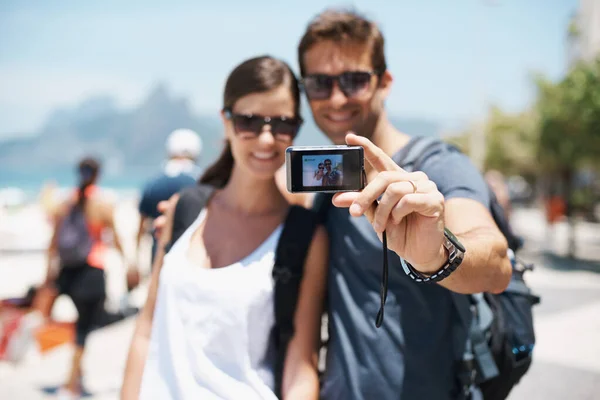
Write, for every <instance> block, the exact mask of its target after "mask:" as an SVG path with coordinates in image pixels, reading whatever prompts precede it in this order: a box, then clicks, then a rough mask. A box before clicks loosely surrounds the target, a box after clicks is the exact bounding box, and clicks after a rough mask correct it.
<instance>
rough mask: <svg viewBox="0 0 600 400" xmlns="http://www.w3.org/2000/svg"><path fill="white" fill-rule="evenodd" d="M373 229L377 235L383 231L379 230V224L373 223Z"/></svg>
mask: <svg viewBox="0 0 600 400" xmlns="http://www.w3.org/2000/svg"><path fill="white" fill-rule="evenodd" d="M373 228H375V232H377V233H381V232H382V231H383V229H381V228H382V227H381V224H380V223H379V222H375V224H374V225H373Z"/></svg>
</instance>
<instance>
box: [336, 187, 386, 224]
mask: <svg viewBox="0 0 600 400" xmlns="http://www.w3.org/2000/svg"><path fill="white" fill-rule="evenodd" d="M359 195H360V192H344V193H336V194H335V195H333V205H334V206H336V207H339V208H350V209H349V212H350V215H352V216H353V217H360V216H361V215H364V216H366V217H367V219H368V220H369V222H373V216H374V215H375V209H376V203H375V202H373V203H371V204H369V206H368V207H366V208H360V209H359V208H357V207H358V206H357V205H354V206H353V204H354V202H355V201H356V198H357V197H358V196H359Z"/></svg>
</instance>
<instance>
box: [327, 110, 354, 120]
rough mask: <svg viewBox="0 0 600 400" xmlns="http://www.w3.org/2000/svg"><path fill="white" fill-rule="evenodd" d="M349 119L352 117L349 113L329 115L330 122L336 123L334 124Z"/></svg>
mask: <svg viewBox="0 0 600 400" xmlns="http://www.w3.org/2000/svg"><path fill="white" fill-rule="evenodd" d="M351 117H352V113H351V112H345V113H336V114H329V119H330V120H332V121H336V122H339V121H346V120H348V119H350V118H351Z"/></svg>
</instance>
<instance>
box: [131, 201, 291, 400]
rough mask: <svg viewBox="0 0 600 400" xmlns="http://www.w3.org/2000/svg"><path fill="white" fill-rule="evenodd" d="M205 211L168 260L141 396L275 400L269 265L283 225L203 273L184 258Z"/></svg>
mask: <svg viewBox="0 0 600 400" xmlns="http://www.w3.org/2000/svg"><path fill="white" fill-rule="evenodd" d="M205 214H206V212H205V210H203V211H202V212H201V213H200V215H199V216H198V218H197V219H196V221H194V223H193V224H192V225H191V226H190V227H189V228H188V229H187V230H186V231H185V233H184V234H183V235H181V237H180V239H179V240H177V242H176V243H175V244H174V245H173V247H172V249H171V251H170V252H169V253H168V254H167V255H166V256H165V259H164V264H163V267H162V270H161V272H160V279H159V285H158V292H157V299H156V307H155V310H154V320H153V323H152V334H151V338H150V345H149V348H148V357H147V361H146V365H145V367H144V374H143V377H142V383H141V388H140V399H161V400H162V399H177V400H180V399H236V400H237V399H249V400H250V399H273V400H276V399H277V398H276V396H275V394H274V393H273V389H272V388H273V387H274V382H273V365H272V362H271V361H270V357H268V356H267V354H268V350H269V343H270V341H269V336H270V334H271V330H272V328H273V325H274V322H275V321H274V320H275V318H274V315H273V289H274V288H273V278H272V275H271V274H272V271H273V264H274V261H275V249H276V247H277V242H278V241H279V236H280V235H281V230H282V227H283V224H281V225H280V226H278V227H277V229H275V230H274V231H273V233H272V234H271V235H270V236H269V237H268V238H267V239H266V240H265V241H264V242H263V243H262V244H261V245H260V246H258V248H257V249H256V250H254V251H253V252H252V254H250V255H248V256H247V257H245V258H244V259H242V260H240V261H238V262H236V263H234V264H231V265H229V266H227V267H223V268H217V269H206V268H202V267H200V266H198V265H194V264H192V263H191V262H190V261H189V260H188V258H187V250H188V248H189V244H190V239H191V236H192V234H193V233H194V232H195V231H196V229H197V228H198V226H199V225H200V223H201V222H202V221H203V219H204V218H205Z"/></svg>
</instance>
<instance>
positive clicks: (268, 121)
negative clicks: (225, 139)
mask: <svg viewBox="0 0 600 400" xmlns="http://www.w3.org/2000/svg"><path fill="white" fill-rule="evenodd" d="M224 111H225V117H226V118H227V119H229V120H231V121H232V122H233V129H234V130H235V133H236V134H238V135H239V134H252V135H254V136H259V135H260V133H261V132H262V130H263V127H264V126H265V125H269V126H270V127H271V133H272V134H273V136H279V137H281V136H283V137H285V138H286V139H293V138H294V137H296V135H297V134H298V131H299V130H300V126H301V125H302V122H303V120H302V118H301V117H295V118H288V117H283V116H281V117H265V116H262V115H252V114H235V113H233V112H232V111H231V110H224Z"/></svg>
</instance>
